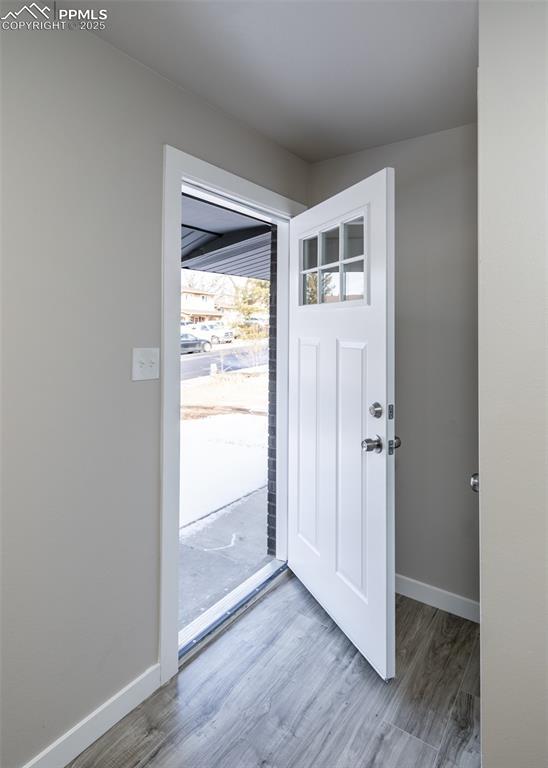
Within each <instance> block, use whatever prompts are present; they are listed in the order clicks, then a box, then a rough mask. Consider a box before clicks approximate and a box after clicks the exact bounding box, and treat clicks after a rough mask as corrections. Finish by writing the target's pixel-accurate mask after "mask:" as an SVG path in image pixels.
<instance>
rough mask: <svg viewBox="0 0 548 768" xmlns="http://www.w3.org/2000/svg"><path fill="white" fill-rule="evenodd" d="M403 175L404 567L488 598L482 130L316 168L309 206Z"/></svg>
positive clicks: (399, 374)
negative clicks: (482, 432)
mask: <svg viewBox="0 0 548 768" xmlns="http://www.w3.org/2000/svg"><path fill="white" fill-rule="evenodd" d="M386 166H393V167H394V168H395V175H396V408H397V410H396V418H397V424H396V432H397V433H398V434H399V435H400V437H401V438H402V447H401V448H400V449H399V453H398V454H397V472H396V478H397V480H396V570H397V572H398V573H399V574H402V575H404V576H408V577H411V578H413V579H416V580H418V581H421V582H425V583H426V584H430V585H433V586H436V587H440V588H442V589H444V590H447V591H449V592H454V593H456V594H458V595H462V596H464V597H466V598H471V599H473V600H477V599H478V546H479V545H478V500H477V497H476V496H475V495H474V494H473V493H472V492H471V491H470V489H469V485H468V482H469V477H470V474H471V473H472V472H475V471H476V470H477V468H478V450H477V442H478V436H477V430H478V415H477V216H476V204H477V193H476V183H477V171H476V126H475V125H468V126H463V127H462V128H454V129H452V130H448V131H442V132H440V133H435V134H430V135H428V136H421V137H419V138H416V139H411V140H409V141H402V142H398V143H395V144H389V145H386V146H382V147H377V148H374V149H370V150H366V151H364V152H358V153H356V154H352V155H346V156H343V157H338V158H335V159H333V160H327V161H325V162H321V163H316V164H315V165H313V166H312V171H311V177H310V186H309V202H310V203H314V202H318V201H320V200H323V199H325V198H326V197H329V196H330V195H332V194H334V193H335V192H338V191H339V190H341V189H343V188H345V187H347V186H349V185H350V184H353V183H355V182H357V181H359V180H360V179H362V178H364V177H366V176H369V175H370V174H372V173H375V172H376V171H378V170H380V169H381V168H384V167H386Z"/></svg>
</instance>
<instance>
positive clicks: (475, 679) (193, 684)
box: [70, 577, 480, 768]
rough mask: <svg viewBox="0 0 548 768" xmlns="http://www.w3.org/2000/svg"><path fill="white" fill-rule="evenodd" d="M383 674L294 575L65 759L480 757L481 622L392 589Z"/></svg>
mask: <svg viewBox="0 0 548 768" xmlns="http://www.w3.org/2000/svg"><path fill="white" fill-rule="evenodd" d="M396 615H397V677H396V678H395V679H394V680H393V681H391V682H390V683H385V682H383V681H382V680H381V679H380V678H379V677H378V675H377V674H376V672H374V670H373V669H372V668H371V667H370V666H369V665H368V663H367V662H366V661H365V660H364V659H363V657H362V656H361V655H360V654H359V653H358V652H357V651H356V650H355V648H354V647H353V645H352V644H351V643H350V641H349V640H348V639H347V638H346V637H345V635H343V633H342V632H341V631H340V630H339V629H338V627H337V626H336V625H335V624H334V623H333V622H332V621H331V619H330V618H329V617H328V616H327V614H326V613H325V612H324V611H323V610H322V608H321V607H320V606H319V605H318V604H317V603H316V601H315V600H314V599H313V598H312V597H311V596H310V595H309V593H308V592H307V591H306V590H305V589H304V587H302V585H301V584H300V583H299V581H298V580H297V579H296V578H294V577H288V578H285V579H283V580H282V581H281V583H280V584H279V586H277V587H276V588H275V589H273V590H272V591H270V592H269V593H268V594H267V595H266V596H265V597H264V599H263V600H261V601H260V602H258V603H257V604H256V605H255V606H253V607H252V608H250V609H249V611H247V612H246V613H244V614H243V616H242V617H241V618H240V619H239V620H238V621H236V622H235V623H234V624H233V625H232V626H231V627H230V628H229V629H228V630H227V631H226V632H225V633H223V634H221V635H220V636H219V637H217V638H216V639H215V640H214V641H213V642H212V643H210V644H209V645H208V646H206V648H205V649H204V650H203V651H202V652H201V653H200V654H199V655H198V656H197V657H195V658H194V659H193V660H192V661H190V662H189V663H188V664H187V665H186V666H184V667H183V668H182V670H181V671H180V673H179V675H178V676H177V678H175V679H174V680H172V681H171V682H170V683H168V684H167V685H166V686H164V687H163V688H162V689H160V690H159V691H157V692H156V693H155V694H154V695H153V696H151V697H150V698H149V699H147V701H145V702H144V703H143V704H142V705H141V706H140V707H138V708H137V709H136V710H134V711H133V712H132V713H131V714H129V715H128V716H127V717H126V718H125V719H124V720H122V721H121V722H120V723H118V725H116V726H114V728H112V729H111V730H110V731H109V732H108V733H107V734H105V736H103V737H102V738H101V739H99V740H98V741H97V742H96V743H95V744H93V745H92V746H91V747H89V749H87V750H86V751H85V752H84V753H83V754H82V755H80V756H79V757H78V758H77V759H76V760H74V761H73V762H72V763H71V764H70V768H137V767H139V768H479V766H480V747H479V664H478V654H479V650H478V640H479V629H478V626H477V625H476V624H473V623H472V622H469V621H465V620H464V619H460V618H457V617H455V616H452V615H450V614H448V613H444V612H443V611H439V610H436V609H434V608H431V607H429V606H427V605H423V604H422V603H417V602H415V601H413V600H409V599H407V598H404V597H400V596H398V598H397V614H396Z"/></svg>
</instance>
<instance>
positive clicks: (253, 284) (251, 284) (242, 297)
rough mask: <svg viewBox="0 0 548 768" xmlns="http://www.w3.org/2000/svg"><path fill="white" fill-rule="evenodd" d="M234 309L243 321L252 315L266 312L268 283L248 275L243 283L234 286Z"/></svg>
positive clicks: (268, 295)
mask: <svg viewBox="0 0 548 768" xmlns="http://www.w3.org/2000/svg"><path fill="white" fill-rule="evenodd" d="M235 298H236V301H235V305H236V310H237V311H238V313H239V314H240V315H241V317H242V320H243V321H244V322H245V321H246V320H249V318H251V317H253V316H254V315H257V314H259V315H265V314H268V309H269V303H270V283H269V281H268V280H258V279H257V278H255V277H250V278H249V279H248V280H246V282H245V284H244V285H240V286H238V287H237V288H236V297H235Z"/></svg>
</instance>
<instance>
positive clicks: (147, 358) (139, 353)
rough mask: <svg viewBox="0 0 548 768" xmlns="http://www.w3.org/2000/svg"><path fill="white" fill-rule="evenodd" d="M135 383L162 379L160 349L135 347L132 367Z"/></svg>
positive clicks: (132, 376)
mask: <svg viewBox="0 0 548 768" xmlns="http://www.w3.org/2000/svg"><path fill="white" fill-rule="evenodd" d="M131 378H132V379H133V381H144V380H146V379H159V378H160V349H159V348H158V347H134V348H133V361H132V367H131Z"/></svg>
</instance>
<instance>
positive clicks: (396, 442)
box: [394, 435, 401, 448]
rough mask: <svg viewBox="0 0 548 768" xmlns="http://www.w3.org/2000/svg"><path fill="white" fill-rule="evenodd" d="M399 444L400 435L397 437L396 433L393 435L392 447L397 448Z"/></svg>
mask: <svg viewBox="0 0 548 768" xmlns="http://www.w3.org/2000/svg"><path fill="white" fill-rule="evenodd" d="M400 446H401V437H398V436H397V435H396V436H395V437H394V448H399V447H400Z"/></svg>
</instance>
